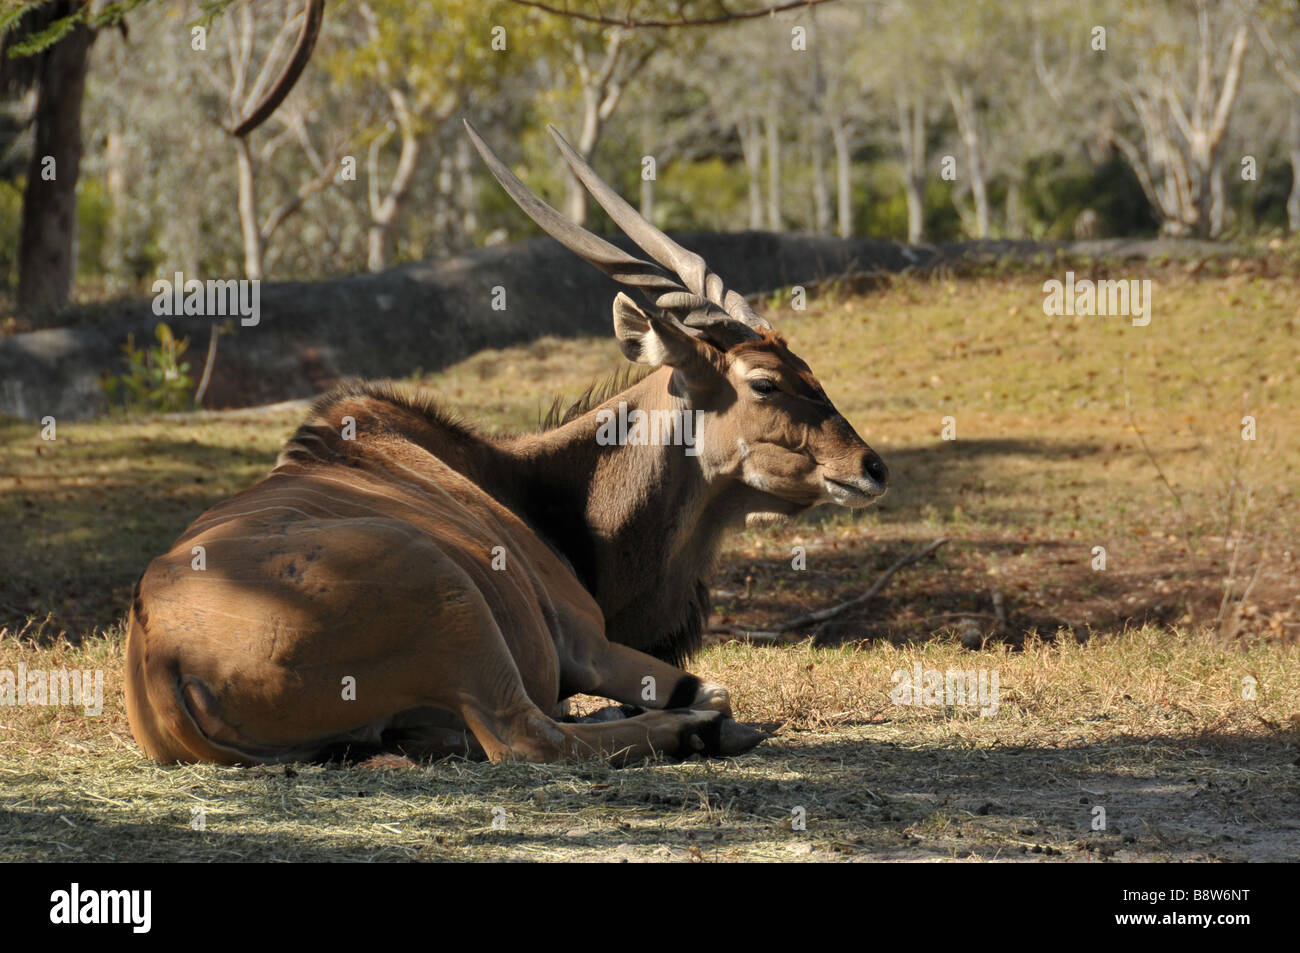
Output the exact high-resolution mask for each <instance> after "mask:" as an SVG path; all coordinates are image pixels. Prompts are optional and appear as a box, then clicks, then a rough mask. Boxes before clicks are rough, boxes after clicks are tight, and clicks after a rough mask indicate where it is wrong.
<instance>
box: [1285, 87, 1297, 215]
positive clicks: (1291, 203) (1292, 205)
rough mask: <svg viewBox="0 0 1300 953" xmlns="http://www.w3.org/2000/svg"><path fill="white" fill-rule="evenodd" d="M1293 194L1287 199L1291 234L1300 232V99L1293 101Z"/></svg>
mask: <svg viewBox="0 0 1300 953" xmlns="http://www.w3.org/2000/svg"><path fill="white" fill-rule="evenodd" d="M1290 151H1291V194H1290V195H1288V196H1287V199H1286V221H1287V226H1288V227H1289V228H1290V230H1291V234H1293V235H1294V234H1296V233H1297V232H1300V100H1292V103H1291V150H1290Z"/></svg>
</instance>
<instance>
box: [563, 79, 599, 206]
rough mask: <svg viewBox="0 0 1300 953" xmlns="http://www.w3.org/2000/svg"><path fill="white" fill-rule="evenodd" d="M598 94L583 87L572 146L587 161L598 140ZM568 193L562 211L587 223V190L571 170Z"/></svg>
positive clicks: (589, 159)
mask: <svg viewBox="0 0 1300 953" xmlns="http://www.w3.org/2000/svg"><path fill="white" fill-rule="evenodd" d="M600 126H601V123H600V94H599V92H598V91H597V90H594V89H590V88H587V89H584V90H583V91H582V129H581V131H580V132H579V133H578V141H577V142H575V143H574V144H573V147H574V148H575V149H577V150H578V155H580V156H582V157H583V158H584V159H586V160H587V161H588V162H590V161H591V154H592V153H593V152H595V151H596V143H597V142H598V141H599V140H600ZM568 183H569V188H568V193H567V194H566V195H565V199H564V211H565V214H567V215H568V216H569V218H570V219H572V220H573V221H574V222H576V223H577V224H579V225H586V224H587V190H586V189H585V188H583V185H582V183H581V182H580V181H578V177H577V176H576V175H574V174H573V172H572V171H570V172H569V174H568Z"/></svg>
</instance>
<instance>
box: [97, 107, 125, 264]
mask: <svg viewBox="0 0 1300 953" xmlns="http://www.w3.org/2000/svg"><path fill="white" fill-rule="evenodd" d="M104 192H105V194H106V195H107V197H108V227H107V229H106V234H105V236H104V239H105V241H104V252H103V260H102V261H101V262H100V266H101V267H102V268H103V269H104V276H105V279H106V283H107V284H108V286H109V287H110V288H114V289H117V288H122V287H124V286H125V284H126V282H125V281H124V280H123V279H124V277H125V272H126V253H125V246H126V209H127V203H128V202H129V201H130V199H129V196H128V194H127V186H126V147H125V146H124V145H123V142H122V130H121V129H120V128H119V126H118V124H117V123H116V122H114V124H113V127H112V129H110V130H109V133H108V136H107V137H106V139H105V141H104Z"/></svg>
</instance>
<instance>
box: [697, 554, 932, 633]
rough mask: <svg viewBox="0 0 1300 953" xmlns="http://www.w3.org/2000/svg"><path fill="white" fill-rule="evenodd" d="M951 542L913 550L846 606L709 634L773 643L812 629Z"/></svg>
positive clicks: (715, 629) (712, 628) (721, 628)
mask: <svg viewBox="0 0 1300 953" xmlns="http://www.w3.org/2000/svg"><path fill="white" fill-rule="evenodd" d="M951 538H952V537H950V536H940V537H939V538H938V539H936V540H935V541H934V542H932V543H930V544H929V545H927V546H923V547H922V548H920V549H917V550H914V551H912V552H910V553H908V554H907V555H906V556H903V557H901V558H900V559H898V560H896V561H895V562H894V564H893V565H892V566H890V567H889V568H888V569H886V570H885V571H884V572H882V573H881V574H880V575H879V576H877V577H876V581H875V582H873V583H872V584H871V585H870V587H868V588H867V590H866V591H865V592H864V593H862V595H860V596H854V597H853V598H852V599H850V600H849V601H848V602H841V603H840V604H839V605H837V606H831V607H830V608H829V609H818V610H817V611H816V612H809V613H807V614H806V615H801V616H797V617H796V618H793V619H790V620H788V621H786V622H782V623H781V624H780V625H778V626H777V627H776V628H775V629H768V630H763V629H747V628H745V627H744V626H739V625H715V626H710V627H709V631H710V632H718V633H722V634H724V635H743V636H748V637H749V638H751V639H776V638H778V637H780V636H781V635H783V634H785V633H786V632H792V631H793V630H795V629H800V628H803V627H804V626H806V625H812V624H813V623H814V622H825V621H827V620H828V619H833V618H835V617H836V616H837V615H840V614H841V613H843V612H846V611H848V610H849V609H853V608H855V607H857V606H860V605H862V603H864V602H866V601H867V600H868V599H871V598H872V597H873V596H875V595H878V594H879V593H880V591H881V590H882V589H884V588H885V586H886V585H888V583H889V580H890V579H892V578H893V575H894V573H896V572H898V570H900V569H902V568H903V567H904V566H908V565H911V564H912V563H915V562H920V561H921V560H922V559H924V558H925V557H926V556H929V555H930V554H931V553H933V552H934V551H935V550H937V549H938V548H939V547H940V546H942V545H943V544H944V543H946V542H948V541H949V540H950V539H951Z"/></svg>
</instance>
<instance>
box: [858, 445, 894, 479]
mask: <svg viewBox="0 0 1300 953" xmlns="http://www.w3.org/2000/svg"><path fill="white" fill-rule="evenodd" d="M862 469H863V470H864V471H865V472H866V474H867V476H869V477H871V479H873V480H875V481H876V482H877V483H879V484H880V485H881V486H882V487H883V486H884V485H885V484H886V483H888V482H889V467H887V466H885V461H884V460H882V459H880V454H878V453H876V451H874V450H871V451H868V453H867V456H866V459H865V460H864V461H863V464H862Z"/></svg>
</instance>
